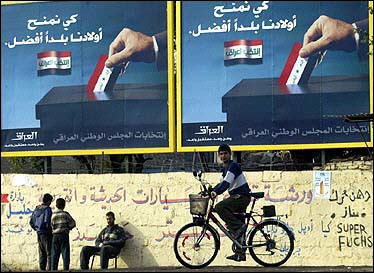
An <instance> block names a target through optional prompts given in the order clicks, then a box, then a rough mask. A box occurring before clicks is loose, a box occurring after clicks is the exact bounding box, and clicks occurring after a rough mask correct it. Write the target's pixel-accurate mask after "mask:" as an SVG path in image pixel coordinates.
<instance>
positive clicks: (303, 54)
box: [278, 15, 368, 84]
mask: <svg viewBox="0 0 374 273" xmlns="http://www.w3.org/2000/svg"><path fill="white" fill-rule="evenodd" d="M367 24H368V20H362V21H359V22H356V23H353V24H349V23H346V22H344V21H341V20H338V19H334V18H330V17H328V16H325V15H321V16H320V17H319V18H318V19H317V20H316V21H314V22H313V24H312V25H311V26H310V27H309V29H308V30H307V32H306V33H305V34H304V43H303V44H300V43H295V44H294V46H293V48H292V50H291V53H290V55H289V57H288V59H287V62H286V65H285V67H284V69H283V71H282V74H281V76H280V78H279V80H278V82H279V84H305V83H307V82H308V80H309V78H310V75H311V73H312V71H313V69H314V67H316V66H317V65H318V64H319V63H320V62H321V61H322V58H323V56H324V54H325V53H326V50H327V49H329V50H341V51H346V52H353V51H355V50H360V51H364V50H365V48H367V47H365V46H362V45H361V42H360V34H362V33H363V32H364V31H366V30H367ZM359 54H360V55H362V52H359Z"/></svg>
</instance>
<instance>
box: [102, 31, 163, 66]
mask: <svg viewBox="0 0 374 273" xmlns="http://www.w3.org/2000/svg"><path fill="white" fill-rule="evenodd" d="M166 53H167V33H166V31H164V32H161V33H158V34H155V35H153V36H148V35H146V34H143V33H141V32H136V31H134V30H131V29H129V28H124V29H122V31H121V32H120V33H119V34H118V35H117V37H116V38H115V39H114V40H113V42H112V43H111V44H110V46H109V57H108V60H107V61H106V63H105V65H106V67H108V68H111V67H113V66H116V65H119V64H121V63H127V62H128V61H132V62H144V63H153V62H155V61H157V67H158V68H159V69H160V70H161V69H163V68H165V67H166V64H167V58H166V57H167V54H166Z"/></svg>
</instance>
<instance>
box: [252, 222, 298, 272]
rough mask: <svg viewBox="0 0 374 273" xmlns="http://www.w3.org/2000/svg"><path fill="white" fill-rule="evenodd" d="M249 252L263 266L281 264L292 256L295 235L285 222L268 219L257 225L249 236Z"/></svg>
mask: <svg viewBox="0 0 374 273" xmlns="http://www.w3.org/2000/svg"><path fill="white" fill-rule="evenodd" d="M248 245H249V246H252V247H251V248H249V253H250V254H251V256H252V258H253V259H254V260H255V261H256V262H257V263H258V264H260V265H263V266H280V265H282V264H284V263H285V262H286V261H287V260H288V259H289V258H290V257H291V254H292V252H293V249H294V235H293V233H292V231H291V230H290V229H289V228H288V227H287V225H285V224H284V223H282V222H280V221H278V220H266V221H264V222H262V223H260V224H259V225H258V226H257V227H255V228H254V229H253V230H252V231H251V233H250V235H249V237H248Z"/></svg>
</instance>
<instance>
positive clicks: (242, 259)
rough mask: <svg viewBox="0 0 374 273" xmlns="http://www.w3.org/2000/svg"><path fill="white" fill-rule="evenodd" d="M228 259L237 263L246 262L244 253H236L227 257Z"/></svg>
mask: <svg viewBox="0 0 374 273" xmlns="http://www.w3.org/2000/svg"><path fill="white" fill-rule="evenodd" d="M226 259H229V260H233V261H235V262H245V261H246V258H245V254H244V253H243V254H242V253H235V254H234V255H231V256H228V257H226Z"/></svg>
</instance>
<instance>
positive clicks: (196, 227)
mask: <svg viewBox="0 0 374 273" xmlns="http://www.w3.org/2000/svg"><path fill="white" fill-rule="evenodd" d="M218 249H219V238H218V235H217V231H216V230H215V229H214V228H213V227H211V226H210V225H208V226H207V228H206V230H204V225H203V224H200V223H190V224H187V225H185V226H184V227H182V228H181V229H180V230H179V231H178V232H177V234H176V235H175V239H174V253H175V256H176V258H177V259H178V261H179V262H180V263H181V264H182V265H184V266H185V267H188V268H193V269H198V268H203V267H206V266H208V265H209V264H210V263H211V262H212V261H213V260H214V258H215V257H216V256H217V253H218Z"/></svg>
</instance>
